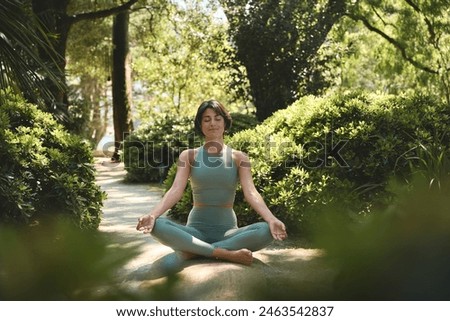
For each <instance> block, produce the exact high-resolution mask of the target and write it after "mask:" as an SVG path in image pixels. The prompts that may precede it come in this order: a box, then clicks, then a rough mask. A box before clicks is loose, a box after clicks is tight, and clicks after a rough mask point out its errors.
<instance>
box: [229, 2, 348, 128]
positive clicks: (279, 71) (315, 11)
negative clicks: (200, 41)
mask: <svg viewBox="0 0 450 321" xmlns="http://www.w3.org/2000/svg"><path fill="white" fill-rule="evenodd" d="M221 4H222V5H223V7H224V11H225V14H226V16H227V18H228V21H229V23H230V33H231V36H232V40H233V42H234V44H235V46H236V49H237V57H238V59H239V60H240V61H241V62H242V64H243V65H244V66H245V68H246V70H247V75H248V78H249V81H250V86H251V93H252V96H253V100H254V104H255V106H256V109H257V111H256V114H257V117H258V118H259V119H260V120H263V119H265V118H267V117H268V116H270V115H271V114H272V113H273V112H274V111H276V110H278V109H282V108H285V107H287V106H288V105H289V104H291V103H292V102H293V101H295V100H296V99H297V98H298V97H299V96H300V95H303V94H307V93H308V92H307V88H308V87H307V86H306V84H307V83H308V81H309V78H310V76H311V74H312V72H313V70H312V68H311V63H310V62H311V59H312V58H313V57H314V56H315V55H316V53H317V51H318V50H319V48H320V46H321V45H322V44H323V42H324V41H325V39H326V37H327V35H328V32H329V31H330V29H331V28H332V27H333V25H334V24H335V23H336V22H337V21H338V19H340V17H341V16H342V15H343V14H344V13H345V9H346V1H345V0H328V1H322V0H307V1H298V0H285V1H280V0H222V1H221Z"/></svg>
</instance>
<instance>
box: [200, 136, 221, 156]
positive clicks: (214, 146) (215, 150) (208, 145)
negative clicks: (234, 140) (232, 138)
mask: <svg viewBox="0 0 450 321" xmlns="http://www.w3.org/2000/svg"><path fill="white" fill-rule="evenodd" d="M224 147H225V144H224V141H223V139H217V140H216V139H214V140H207V141H205V145H204V148H205V149H206V151H207V152H208V153H210V154H219V153H221V152H222V151H223V148H224Z"/></svg>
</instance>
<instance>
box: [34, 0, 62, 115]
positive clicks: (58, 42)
mask: <svg viewBox="0 0 450 321" xmlns="http://www.w3.org/2000/svg"><path fill="white" fill-rule="evenodd" d="M69 2H70V0H32V8H33V12H34V13H35V14H36V16H37V17H38V18H39V20H40V22H41V24H42V27H43V28H44V30H46V31H47V32H49V33H51V34H53V35H56V37H50V40H51V43H52V46H53V48H54V49H55V53H56V54H55V55H50V54H49V51H48V50H43V49H42V48H38V50H39V55H40V57H41V59H42V60H43V61H46V62H47V63H48V64H49V66H51V67H52V69H53V70H54V72H55V74H56V75H57V76H58V78H59V79H60V80H61V83H62V84H63V86H58V85H56V84H55V83H54V82H53V81H51V80H49V79H48V78H46V79H45V81H46V83H47V86H48V88H49V89H50V92H51V93H52V96H53V99H54V100H53V101H51V102H46V104H47V107H48V108H49V110H50V111H51V112H55V111H57V112H59V113H57V114H59V115H60V116H62V117H65V116H67V106H68V99H67V90H66V88H65V86H66V78H65V74H64V71H65V68H66V59H65V56H66V44H67V36H68V34H69V29H70V18H69V16H68V15H67V6H68V5H69ZM66 120H67V119H66Z"/></svg>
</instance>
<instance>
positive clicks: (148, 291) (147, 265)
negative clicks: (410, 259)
mask: <svg viewBox="0 0 450 321" xmlns="http://www.w3.org/2000/svg"><path fill="white" fill-rule="evenodd" d="M96 169H97V182H98V184H99V185H100V186H101V188H102V190H104V191H105V192H106V193H107V195H108V198H107V200H106V201H105V204H104V210H103V220H102V223H101V225H100V230H101V231H103V232H105V233H111V235H113V236H112V239H113V242H114V243H116V244H117V245H120V246H130V248H132V247H133V246H137V247H138V254H137V255H136V256H135V257H133V259H132V260H131V261H129V262H128V264H127V265H126V266H124V267H123V270H122V271H121V278H122V280H123V282H122V283H123V285H124V286H125V287H126V288H127V290H129V291H134V293H136V294H137V295H142V296H143V299H145V296H146V295H148V296H151V298H155V297H156V298H161V299H177V300H266V299H267V300H276V299H278V298H279V299H282V298H288V299H297V298H298V299H299V300H300V299H305V296H306V297H309V295H313V296H314V295H319V294H320V293H322V291H327V290H328V288H329V287H330V285H331V283H332V282H331V281H332V276H333V273H332V271H331V269H329V268H327V267H326V266H325V265H324V264H323V260H322V259H321V252H320V251H319V250H316V249H307V248H299V247H298V245H296V242H293V241H289V239H288V241H285V242H274V244H273V245H272V246H270V247H269V248H267V249H264V250H261V251H258V252H255V253H254V258H255V262H254V263H253V264H252V266H243V265H239V264H233V263H228V262H221V261H216V260H209V259H197V260H190V261H186V262H185V263H184V264H183V265H182V266H181V267H180V269H179V271H177V272H178V273H176V274H175V277H171V276H170V274H169V275H168V274H167V271H166V270H165V269H164V266H165V264H166V263H167V262H168V261H170V260H173V259H174V258H175V256H174V255H173V254H172V250H171V249H170V248H168V247H166V246H164V245H161V244H159V243H158V242H156V241H155V240H153V239H152V237H151V236H149V235H144V234H142V233H139V232H137V231H136V229H135V226H136V223H137V219H138V218H139V217H140V216H141V215H143V214H146V213H148V212H149V211H150V210H151V208H152V206H154V205H155V204H156V203H157V202H158V201H159V199H160V198H161V196H162V194H163V189H162V187H161V186H160V185H158V184H153V185H152V184H127V183H125V182H124V177H125V173H126V172H125V171H124V169H123V164H111V163H109V161H108V159H105V158H97V159H96ZM294 238H295V237H294ZM172 276H173V275H172ZM174 279H176V280H177V281H176V282H172V280H174ZM297 295H298V297H297Z"/></svg>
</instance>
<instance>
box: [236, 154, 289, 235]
mask: <svg viewBox="0 0 450 321" xmlns="http://www.w3.org/2000/svg"><path fill="white" fill-rule="evenodd" d="M234 156H235V161H236V163H237V165H238V168H239V179H240V182H241V186H242V191H243V192H244V197H245V200H246V201H247V202H248V203H249V204H250V206H251V207H252V208H253V209H254V210H255V211H256V213H258V214H259V215H260V216H261V217H262V218H263V219H264V220H265V221H266V222H267V223H269V227H270V231H271V232H272V236H273V238H274V239H276V240H284V239H285V238H286V237H287V233H286V227H285V225H284V223H283V222H281V221H280V220H279V219H277V218H276V217H275V215H273V214H272V212H271V211H270V209H269V208H268V207H267V205H266V203H265V202H264V200H263V198H262V196H261V194H260V193H259V192H258V190H257V189H256V187H255V184H254V183H253V177H252V172H251V165H250V160H249V158H248V156H247V155H246V154H244V153H242V152H239V151H236V152H235V153H234Z"/></svg>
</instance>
